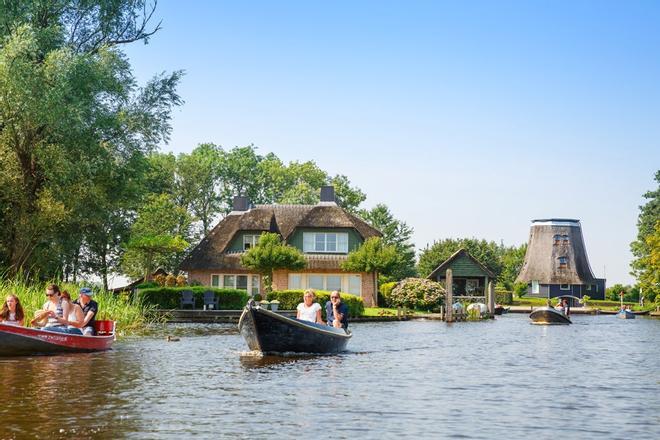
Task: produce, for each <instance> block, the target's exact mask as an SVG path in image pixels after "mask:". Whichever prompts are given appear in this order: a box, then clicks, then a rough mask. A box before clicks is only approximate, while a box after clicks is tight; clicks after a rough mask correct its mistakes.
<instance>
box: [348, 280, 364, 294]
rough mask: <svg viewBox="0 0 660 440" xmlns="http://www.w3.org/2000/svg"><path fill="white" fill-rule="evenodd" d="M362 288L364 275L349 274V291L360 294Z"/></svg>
mask: <svg viewBox="0 0 660 440" xmlns="http://www.w3.org/2000/svg"><path fill="white" fill-rule="evenodd" d="M361 288H362V276H360V275H349V276H348V293H350V294H351V295H358V296H360V294H361V293H360V291H361Z"/></svg>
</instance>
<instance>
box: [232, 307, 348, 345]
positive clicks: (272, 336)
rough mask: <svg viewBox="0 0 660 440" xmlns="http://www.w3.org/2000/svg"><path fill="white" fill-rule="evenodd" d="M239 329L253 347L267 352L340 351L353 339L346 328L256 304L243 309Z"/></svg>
mask: <svg viewBox="0 0 660 440" xmlns="http://www.w3.org/2000/svg"><path fill="white" fill-rule="evenodd" d="M238 329H239V331H240V333H241V335H242V336H243V338H244V339H245V341H246V342H247V345H248V347H249V348H250V350H253V351H260V352H262V353H266V354H282V353H320V354H331V353H339V352H341V351H344V350H345V349H346V344H348V341H349V340H350V339H351V333H350V332H347V331H344V330H343V329H336V328H333V327H329V326H324V325H320V324H313V323H310V322H305V321H301V320H298V319H293V318H287V317H286V316H282V315H280V314H277V313H274V312H271V311H269V310H265V309H262V308H261V307H259V306H256V305H253V304H248V305H247V306H245V309H243V314H242V315H241V318H240V320H239V322H238Z"/></svg>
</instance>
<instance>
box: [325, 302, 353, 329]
mask: <svg viewBox="0 0 660 440" xmlns="http://www.w3.org/2000/svg"><path fill="white" fill-rule="evenodd" d="M337 311H338V312H339V313H341V314H342V315H343V316H344V317H343V318H342V320H341V326H342V327H343V328H347V327H348V306H347V305H346V304H344V303H343V302H340V303H339V305H338V306H337ZM325 317H326V320H327V321H328V325H332V323H333V321H334V320H335V314H334V310H333V309H332V301H328V302H327V303H325Z"/></svg>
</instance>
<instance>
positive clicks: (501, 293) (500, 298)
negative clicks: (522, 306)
mask: <svg viewBox="0 0 660 440" xmlns="http://www.w3.org/2000/svg"><path fill="white" fill-rule="evenodd" d="M495 302H496V303H497V304H513V292H512V291H510V290H506V289H501V288H499V287H495Z"/></svg>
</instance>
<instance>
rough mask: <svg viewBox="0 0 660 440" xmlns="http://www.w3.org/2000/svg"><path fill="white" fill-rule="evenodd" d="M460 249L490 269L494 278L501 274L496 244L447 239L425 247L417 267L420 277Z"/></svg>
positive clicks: (427, 273)
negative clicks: (463, 249)
mask: <svg viewBox="0 0 660 440" xmlns="http://www.w3.org/2000/svg"><path fill="white" fill-rule="evenodd" d="M461 248H465V249H466V250H467V251H468V252H469V253H470V255H472V256H473V257H474V258H476V259H477V260H478V261H479V262H481V264H483V265H484V266H486V267H487V268H488V269H490V270H491V271H492V272H493V273H494V274H495V275H496V276H499V274H500V273H501V272H502V261H501V248H500V246H498V245H497V243H495V242H493V241H490V242H489V241H486V240H478V239H476V238H463V239H453V238H447V239H444V240H440V241H436V242H434V243H433V245H431V246H430V247H429V246H427V247H426V248H425V249H423V250H422V252H421V254H420V256H419V263H418V265H417V269H418V271H419V274H420V276H422V277H426V276H428V275H429V274H430V273H431V272H433V270H434V269H435V268H436V267H438V266H439V265H440V264H442V263H443V262H444V261H445V260H447V259H448V258H449V257H451V256H452V254H454V252H456V251H458V250H459V249H461Z"/></svg>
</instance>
